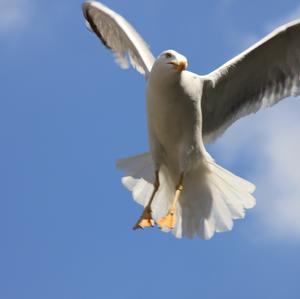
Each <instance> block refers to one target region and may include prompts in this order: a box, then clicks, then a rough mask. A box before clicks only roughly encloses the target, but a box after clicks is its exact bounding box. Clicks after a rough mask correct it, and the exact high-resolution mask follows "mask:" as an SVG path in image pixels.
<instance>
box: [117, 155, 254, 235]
mask: <svg viewBox="0 0 300 299" xmlns="http://www.w3.org/2000/svg"><path fill="white" fill-rule="evenodd" d="M206 164H207V165H206V167H205V169H203V168H201V169H196V170H193V171H191V172H189V173H187V174H186V176H185V179H184V191H183V192H182V194H181V197H180V200H179V202H178V206H177V211H176V219H177V221H176V225H175V227H174V229H173V233H174V235H175V236H176V237H178V238H181V237H182V236H186V237H188V238H193V237H195V236H199V237H201V238H203V239H210V238H211V237H212V236H213V235H214V233H215V232H224V231H228V230H231V229H232V227H233V220H234V219H239V218H244V216H245V210H246V209H250V208H252V207H253V206H254V205H255V199H254V197H253V196H252V195H251V193H253V191H254V190H255V186H254V185H253V184H251V183H250V182H248V181H246V180H244V179H242V178H240V177H238V176H236V175H234V174H232V173H231V172H229V171H228V170H226V169H224V168H222V167H221V166H219V165H217V164H216V163H215V162H214V161H213V160H209V161H207V163H206ZM117 167H118V168H120V169H122V170H124V171H125V172H126V174H127V176H125V177H123V178H122V183H123V184H124V185H125V186H126V187H127V188H128V189H129V190H130V191H131V192H132V194H133V198H134V199H135V200H136V201H137V202H138V203H139V204H141V205H143V206H146V205H147V203H148V200H149V198H150V196H151V193H152V191H153V181H154V164H153V161H152V158H151V155H150V154H149V153H146V154H142V155H138V156H135V157H131V158H127V159H123V160H119V161H118V162H117ZM170 177H171V176H170V175H169V173H168V169H167V168H166V167H162V168H161V169H160V188H159V191H158V192H157V193H156V196H155V199H154V201H153V203H152V211H153V218H154V219H155V220H157V219H159V218H160V217H162V216H165V214H166V213H167V211H168V209H169V207H170V204H171V201H172V198H173V196H174V192H175V190H174V184H173V182H171V181H170Z"/></svg>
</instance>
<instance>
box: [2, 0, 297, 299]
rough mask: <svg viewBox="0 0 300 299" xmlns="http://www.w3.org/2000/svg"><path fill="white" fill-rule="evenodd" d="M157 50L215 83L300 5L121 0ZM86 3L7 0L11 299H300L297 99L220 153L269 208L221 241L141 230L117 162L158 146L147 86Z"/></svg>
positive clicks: (5, 138)
mask: <svg viewBox="0 0 300 299" xmlns="http://www.w3.org/2000/svg"><path fill="white" fill-rule="evenodd" d="M105 4H107V5H109V6H110V7H111V8H113V9H115V10H116V11H118V12H119V13H121V14H123V15H124V16H125V17H126V18H127V19H128V20H129V21H130V22H131V23H132V24H133V25H134V26H135V27H136V28H137V30H138V31H139V32H140V33H141V34H142V36H143V37H144V39H145V40H146V41H147V42H148V44H149V45H151V49H152V50H153V52H154V53H155V54H156V55H157V54H159V53H160V52H161V51H162V50H164V49H169V48H173V49H175V50H178V51H179V52H181V53H183V54H184V55H185V56H186V57H188V59H189V65H190V70H192V71H194V72H197V73H200V74H205V73H207V72H209V71H211V70H213V69H214V68H216V67H218V66H219V65H220V64H222V63H224V62H225V61H226V60H228V59H230V58H231V57H233V56H234V55H236V54H238V53H239V52H240V51H241V50H242V49H244V48H245V47H247V46H249V45H251V44H252V43H253V42H254V41H256V40H258V39H259V38H261V37H263V36H264V35H265V34H266V33H268V32H269V31H270V30H272V29H273V28H275V27H276V26H278V25H279V24H281V23H284V22H286V21H289V20H291V19H293V18H297V17H300V5H299V2H298V1H286V0H282V1H271V0H266V1H258V0H253V1H237V0H219V1H206V2H203V1H162V0H152V1H117V0H115V1H109V0H106V1H105ZM80 5H81V1H77V0H76V1H67V0H60V1H57V0H53V1H37V0H0V46H1V48H0V53H1V55H0V82H1V89H0V146H1V155H0V165H1V167H0V186H1V188H0V238H1V243H0V298H3V299H20V298H22V299H53V298H55V299H86V298H88V299H95V298H105V299H110V298H132V299H134V298H145V299H148V298H154V297H156V298H166V297H167V296H169V297H171V298H173V299H177V298H233V299H235V298H243V299H247V298H273V299H276V298H289V299H294V298H295V299H296V298H299V296H300V285H299V277H300V258H299V247H300V217H299V214H300V200H299V193H300V187H299V181H300V174H299V171H298V166H299V164H300V161H299V155H298V153H299V151H300V140H299V136H300V135H299V131H300V118H299V114H300V102H299V99H289V100H287V101H284V102H282V103H280V104H278V105H277V106H276V107H274V108H272V109H269V110H266V111H263V112H260V113H258V114H257V115H253V116H250V117H248V118H245V119H243V120H241V121H239V122H238V123H237V124H235V125H234V126H233V127H232V128H230V130H228V132H227V133H226V134H225V135H224V137H223V138H222V139H220V140H218V141H217V142H216V143H215V144H214V145H212V146H209V151H210V152H211V153H212V155H213V156H214V157H215V158H216V160H217V161H218V162H219V163H220V164H221V165H223V166H224V167H226V168H228V169H230V170H231V171H233V172H234V173H237V174H238V175H240V176H243V177H245V178H247V179H249V180H250V181H252V182H254V183H255V184H256V185H257V191H256V193H255V196H256V198H257V206H256V207H255V208H254V209H252V210H251V211H248V213H247V216H246V219H244V220H242V221H237V222H236V223H235V226H234V229H233V231H231V232H229V233H223V234H217V235H215V237H214V238H213V239H212V240H210V241H202V240H199V239H195V240H192V241H191V240H186V239H182V240H177V239H175V238H174V237H173V236H172V235H170V234H164V233H161V232H159V231H158V230H157V229H153V230H147V231H138V232H133V231H132V230H131V227H132V225H133V224H134V223H135V221H136V219H137V217H138V216H139V214H140V212H141V207H140V206H138V205H137V204H136V203H134V202H133V200H132V199H131V195H130V193H129V192H128V191H127V190H125V189H124V188H123V187H122V185H121V183H120V178H121V175H122V174H121V173H119V172H118V171H117V170H116V169H115V166H114V163H115V159H116V158H120V157H124V156H129V155H132V154H136V153H140V152H144V151H145V150H147V147H148V145H147V136H146V116H145V100H144V87H145V84H144V79H143V77H142V76H140V75H139V74H138V73H137V72H135V71H134V70H128V71H121V70H120V69H119V67H118V66H117V65H116V64H115V63H114V62H113V59H112V57H111V54H110V53H109V52H108V51H107V50H106V49H104V47H102V45H101V44H100V43H99V42H98V40H97V39H96V38H95V37H94V36H93V35H92V34H90V33H89V32H88V31H87V30H86V29H85V27H84V22H83V18H82V15H81V9H80Z"/></svg>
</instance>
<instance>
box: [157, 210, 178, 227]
mask: <svg viewBox="0 0 300 299" xmlns="http://www.w3.org/2000/svg"><path fill="white" fill-rule="evenodd" d="M175 211H176V210H175V209H174V208H172V209H170V211H169V212H168V214H167V215H166V216H165V217H162V218H160V219H159V220H157V224H158V226H159V227H160V228H161V229H163V228H167V229H173V228H174V226H175V221H176V217H175Z"/></svg>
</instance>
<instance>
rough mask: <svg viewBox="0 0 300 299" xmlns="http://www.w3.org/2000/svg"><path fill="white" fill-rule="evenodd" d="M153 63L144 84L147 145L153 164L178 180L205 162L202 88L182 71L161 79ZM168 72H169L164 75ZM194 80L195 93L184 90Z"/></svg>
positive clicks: (189, 74) (193, 77) (190, 75)
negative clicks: (145, 85) (161, 165)
mask: <svg viewBox="0 0 300 299" xmlns="http://www.w3.org/2000/svg"><path fill="white" fill-rule="evenodd" d="M158 68H159V67H156V65H155V64H154V66H153V69H152V71H151V73H150V76H149V80H148V85H147V112H148V130H149V143H150V149H151V153H152V157H153V159H154V163H155V164H156V165H158V166H159V165H160V164H161V163H162V164H165V165H166V166H168V168H169V169H170V171H171V173H172V176H175V177H177V178H178V177H179V175H180V173H181V172H184V171H187V170H189V169H190V168H192V167H195V166H196V165H197V164H200V163H201V160H202V159H204V157H205V156H206V155H205V152H206V151H205V148H204V145H203V140H202V114H201V85H200V80H199V77H198V76H196V75H195V74H193V73H191V72H188V71H182V72H180V73H177V72H172V73H171V74H166V75H165V76H164V74H163V70H161V69H158ZM167 73H168V72H167ZM191 80H193V81H197V83H199V85H198V84H195V87H196V88H197V89H198V90H191V89H187V88H186V87H187V86H188V84H189V83H190V81H191Z"/></svg>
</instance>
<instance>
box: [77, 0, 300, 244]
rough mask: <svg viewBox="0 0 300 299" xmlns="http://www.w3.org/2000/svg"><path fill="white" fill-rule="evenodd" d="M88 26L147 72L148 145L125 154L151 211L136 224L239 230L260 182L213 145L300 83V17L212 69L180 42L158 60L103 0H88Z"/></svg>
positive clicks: (135, 187) (124, 61)
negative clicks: (215, 152)
mask: <svg viewBox="0 0 300 299" xmlns="http://www.w3.org/2000/svg"><path fill="white" fill-rule="evenodd" d="M82 9H83V15H84V17H85V20H86V24H87V26H88V28H89V29H90V30H91V31H92V32H93V33H95V34H96V35H97V36H98V38H99V39H100V41H101V42H102V43H103V44H104V46H106V47H107V48H108V49H110V50H111V51H112V52H113V54H114V56H115V59H116V62H117V63H118V64H119V65H120V66H121V67H122V68H128V67H129V66H130V65H132V67H134V68H135V69H136V70H137V71H138V72H140V73H141V74H143V75H144V76H145V79H146V101H147V116H148V136H149V147H150V151H149V152H148V153H144V154H140V155H137V156H134V157H129V158H126V159H121V160H119V161H117V167H118V168H119V169H121V170H123V171H124V172H125V174H126V175H125V176H124V177H123V178H122V183H123V184H124V185H125V187H127V188H128V189H129V190H130V191H131V192H132V195H133V198H134V199H135V200H136V201H137V202H138V203H139V204H141V205H143V207H144V210H143V213H142V215H141V216H140V218H139V219H138V221H137V223H136V224H135V226H134V229H142V228H146V227H152V226H155V225H157V226H158V227H159V228H161V230H162V231H165V232H168V231H172V232H173V234H174V235H175V236H176V237H177V238H181V237H183V236H184V237H188V238H193V237H196V236H198V237H200V238H202V239H210V238H211V237H212V236H213V235H214V234H215V232H224V231H229V230H231V229H232V227H233V220H235V219H240V218H244V216H245V211H246V209H250V208H252V207H254V205H255V198H254V197H253V195H252V193H253V192H254V189H255V186H254V185H253V184H252V183H250V182H248V181H246V180H244V179H242V178H240V177H238V176H236V175H234V174H233V173H231V172H229V171H228V170H225V169H224V168H222V167H221V166H219V165H218V164H217V163H216V162H215V161H214V159H213V158H212V157H211V156H210V155H209V153H208V152H207V151H206V149H205V144H207V143H210V142H213V141H214V140H215V139H216V138H218V137H220V136H221V135H222V134H223V133H224V132H225V130H226V129H227V128H228V127H229V126H230V125H231V124H232V123H234V122H235V121H236V120H238V119H240V118H241V117H243V116H246V115H248V114H251V113H255V112H257V111H258V110H260V109H261V108H265V107H268V106H272V105H274V104H276V103H277V102H279V101H280V100H281V99H283V98H286V97H289V96H296V95H298V94H299V87H300V20H296V21H293V22H290V23H288V24H285V25H283V26H281V27H279V28H277V29H276V30H274V31H273V32H272V33H270V34H269V35H267V36H266V37H265V38H263V39H262V40H260V41H259V42H257V43H256V44H254V45H253V46H252V47H250V48H248V49H247V50H245V51H244V52H242V53H241V54H239V55H237V56H236V57H234V58H233V59H231V60H229V61H228V62H226V63H225V64H224V65H222V66H221V67H219V68H217V69H216V70H214V71H213V72H211V73H209V74H206V75H198V74H196V73H192V72H190V71H188V70H187V67H188V60H187V58H186V57H185V56H183V55H182V54H180V53H178V52H176V51H175V50H166V51H163V52H162V53H161V54H160V55H159V56H158V57H157V58H156V59H155V58H154V56H153V54H152V53H151V51H150V49H149V47H148V45H147V44H146V43H145V42H144V40H143V39H142V37H141V36H140V35H139V34H138V33H137V31H136V30H135V29H134V28H133V27H132V26H131V25H130V24H129V23H128V22H127V21H126V20H125V19H124V18H123V17H122V16H120V15H119V14H117V13H116V12H114V11H113V10H111V9H109V8H108V7H106V6H104V5H103V4H101V3H99V2H95V1H88V2H85V3H83V5H82Z"/></svg>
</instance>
